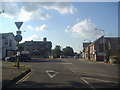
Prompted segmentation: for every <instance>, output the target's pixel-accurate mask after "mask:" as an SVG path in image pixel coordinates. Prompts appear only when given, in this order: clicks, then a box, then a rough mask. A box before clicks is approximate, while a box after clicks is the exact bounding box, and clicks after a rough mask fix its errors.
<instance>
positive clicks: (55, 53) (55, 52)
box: [52, 45, 62, 58]
mask: <svg viewBox="0 0 120 90" xmlns="http://www.w3.org/2000/svg"><path fill="white" fill-rule="evenodd" d="M61 53H62V51H61V47H60V46H59V45H56V47H55V48H54V49H53V50H52V55H53V57H55V58H59V57H60V56H61Z"/></svg>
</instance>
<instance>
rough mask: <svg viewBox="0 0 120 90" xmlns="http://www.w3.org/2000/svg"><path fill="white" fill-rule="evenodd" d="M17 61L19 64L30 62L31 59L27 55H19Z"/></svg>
mask: <svg viewBox="0 0 120 90" xmlns="http://www.w3.org/2000/svg"><path fill="white" fill-rule="evenodd" d="M19 60H20V61H21V62H27V61H30V60H31V57H30V56H29V55H27V54H20V55H19Z"/></svg>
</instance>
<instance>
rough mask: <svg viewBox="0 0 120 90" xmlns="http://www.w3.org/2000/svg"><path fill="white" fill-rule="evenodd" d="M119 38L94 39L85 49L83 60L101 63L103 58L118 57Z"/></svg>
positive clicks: (119, 48)
mask: <svg viewBox="0 0 120 90" xmlns="http://www.w3.org/2000/svg"><path fill="white" fill-rule="evenodd" d="M118 39H120V38H119V37H104V36H102V37H100V38H98V39H96V40H95V41H94V42H93V43H91V44H90V45H89V46H87V47H86V48H85V55H88V57H87V56H86V57H85V58H87V59H90V60H92V61H103V60H104V58H106V57H109V56H116V55H118V51H119V50H120V42H118Z"/></svg>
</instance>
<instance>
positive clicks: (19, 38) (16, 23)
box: [15, 22, 23, 68]
mask: <svg viewBox="0 0 120 90" xmlns="http://www.w3.org/2000/svg"><path fill="white" fill-rule="evenodd" d="M22 24H23V22H15V25H16V26H17V28H18V31H16V33H17V35H16V36H15V40H16V42H17V44H18V46H19V42H20V41H21V40H22V36H21V35H20V34H21V33H22V32H21V31H20V27H21V26H22ZM19 55H20V52H18V51H17V56H18V58H17V68H19Z"/></svg>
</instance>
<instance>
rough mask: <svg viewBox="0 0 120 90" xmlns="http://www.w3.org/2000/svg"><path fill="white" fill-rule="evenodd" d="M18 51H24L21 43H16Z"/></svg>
mask: <svg viewBox="0 0 120 90" xmlns="http://www.w3.org/2000/svg"><path fill="white" fill-rule="evenodd" d="M17 48H18V51H24V47H23V43H21V44H17Z"/></svg>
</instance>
